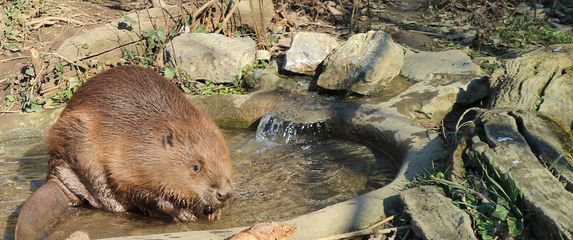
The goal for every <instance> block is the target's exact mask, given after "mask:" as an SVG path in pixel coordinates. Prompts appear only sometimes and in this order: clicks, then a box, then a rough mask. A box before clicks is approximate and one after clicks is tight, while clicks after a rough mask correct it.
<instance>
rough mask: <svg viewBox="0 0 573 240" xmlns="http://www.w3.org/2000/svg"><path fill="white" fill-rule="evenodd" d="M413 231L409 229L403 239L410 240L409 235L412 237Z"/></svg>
mask: <svg viewBox="0 0 573 240" xmlns="http://www.w3.org/2000/svg"><path fill="white" fill-rule="evenodd" d="M410 232H411V230H410V229H408V231H406V233H405V234H404V236H402V239H408V235H410Z"/></svg>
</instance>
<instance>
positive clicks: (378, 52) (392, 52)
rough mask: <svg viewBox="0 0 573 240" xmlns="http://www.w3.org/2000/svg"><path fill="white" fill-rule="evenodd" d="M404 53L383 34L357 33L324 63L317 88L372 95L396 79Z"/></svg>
mask: <svg viewBox="0 0 573 240" xmlns="http://www.w3.org/2000/svg"><path fill="white" fill-rule="evenodd" d="M403 60H404V51H403V50H402V48H400V47H399V45H398V44H396V43H394V41H393V40H392V38H391V37H390V35H388V34H387V33H385V32H383V31H369V32H367V33H361V34H356V35H354V36H352V37H350V39H348V41H346V42H345V43H344V44H342V45H341V46H339V47H337V48H336V49H335V50H334V52H332V53H331V54H330V55H329V56H328V57H327V58H326V60H325V61H324V62H323V71H322V73H321V74H320V76H319V78H318V81H317V85H318V86H320V87H322V88H325V89H331V90H349V91H352V92H355V93H359V94H363V95H370V94H373V93H376V92H377V91H379V90H380V89H381V88H382V87H384V86H385V85H386V84H387V83H388V82H390V81H391V80H392V79H393V78H394V77H396V76H397V75H398V74H399V72H400V68H401V67H402V64H403Z"/></svg>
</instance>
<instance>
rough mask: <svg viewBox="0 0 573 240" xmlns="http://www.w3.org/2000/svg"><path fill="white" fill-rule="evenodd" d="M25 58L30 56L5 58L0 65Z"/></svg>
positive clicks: (0, 61)
mask: <svg viewBox="0 0 573 240" xmlns="http://www.w3.org/2000/svg"><path fill="white" fill-rule="evenodd" d="M26 58H30V56H20V57H13V58H6V59H2V60H0V63H5V62H10V61H13V60H18V59H26Z"/></svg>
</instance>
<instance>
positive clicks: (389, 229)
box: [376, 225, 410, 234]
mask: <svg viewBox="0 0 573 240" xmlns="http://www.w3.org/2000/svg"><path fill="white" fill-rule="evenodd" d="M406 229H410V225H406V226H399V227H393V228H386V229H381V230H378V231H376V232H377V233H379V234H388V233H391V232H394V231H396V232H398V231H402V230H406Z"/></svg>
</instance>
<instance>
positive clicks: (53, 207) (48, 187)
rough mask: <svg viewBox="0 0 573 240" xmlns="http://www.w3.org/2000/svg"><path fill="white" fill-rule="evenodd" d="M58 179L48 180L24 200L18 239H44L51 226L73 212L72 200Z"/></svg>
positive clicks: (19, 218)
mask: <svg viewBox="0 0 573 240" xmlns="http://www.w3.org/2000/svg"><path fill="white" fill-rule="evenodd" d="M57 181H58V180H56V179H51V180H48V182H46V184H44V185H42V187H40V188H39V189H38V190H36V191H35V192H34V193H33V194H32V196H30V198H28V199H27V200H26V202H24V205H22V208H21V209H20V214H19V215H18V222H17V223H16V237H15V239H16V240H28V239H43V238H45V237H46V236H47V235H48V234H49V231H50V227H52V226H53V225H54V224H56V223H57V221H58V220H59V219H60V218H61V217H62V216H64V215H66V214H69V213H71V208H70V206H71V201H70V199H69V198H68V197H67V196H66V193H65V192H64V191H63V190H62V189H61V188H60V186H58V183H57Z"/></svg>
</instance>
